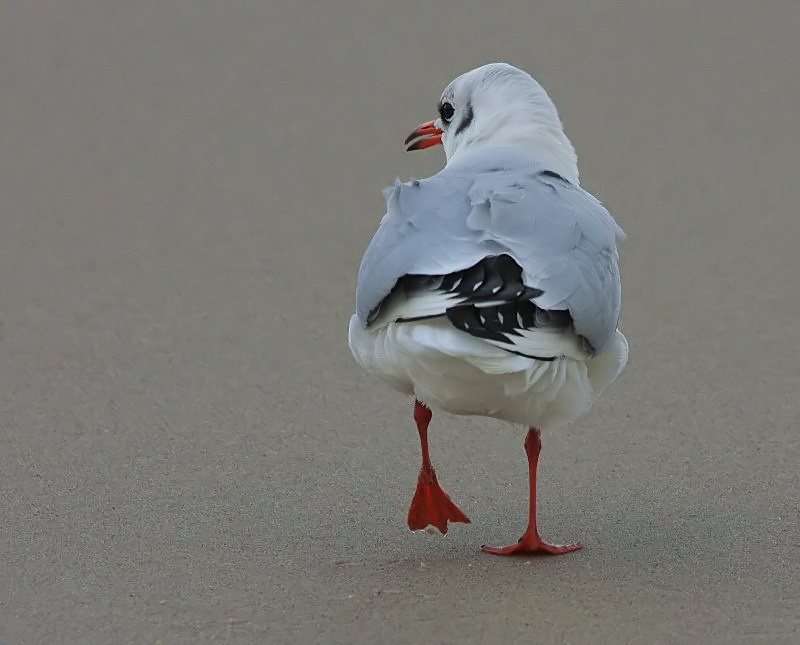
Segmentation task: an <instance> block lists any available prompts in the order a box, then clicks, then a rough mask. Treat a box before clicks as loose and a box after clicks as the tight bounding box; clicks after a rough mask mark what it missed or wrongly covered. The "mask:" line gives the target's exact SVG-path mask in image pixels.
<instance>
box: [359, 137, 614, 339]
mask: <svg viewBox="0 0 800 645" xmlns="http://www.w3.org/2000/svg"><path fill="white" fill-rule="evenodd" d="M555 168H556V166H555V164H553V163H551V162H550V161H549V159H548V158H547V157H546V156H544V155H534V154H532V153H529V152H527V151H524V150H520V149H515V148H505V147H500V148H492V149H488V150H487V149H483V150H481V149H478V150H476V151H475V152H472V151H470V152H466V151H465V152H464V153H463V154H462V155H459V157H458V158H457V159H455V160H453V161H452V162H451V163H450V164H448V165H447V166H446V167H445V168H444V169H443V170H442V171H441V172H439V173H438V174H436V175H434V176H433V177H431V178H429V179H424V180H420V181H417V180H415V181H411V182H400V181H397V182H396V183H395V185H394V186H393V187H390V188H388V189H387V190H386V191H385V192H384V194H385V196H386V202H387V211H386V214H385V215H384V217H383V219H382V221H381V224H380V227H379V228H378V231H377V232H376V234H375V236H374V237H373V239H372V241H371V243H370V244H369V247H368V248H367V251H366V253H365V255H364V257H363V259H362V262H361V266H360V269H359V274H358V286H357V291H356V313H357V315H358V318H359V320H360V321H361V323H362V324H363V325H367V324H368V322H370V321H371V319H370V315H371V314H373V312H375V310H376V309H377V308H378V307H379V305H380V304H381V302H382V301H383V300H384V299H385V298H386V297H387V296H388V295H389V294H390V292H391V291H392V289H393V288H394V287H395V285H396V284H397V282H398V280H400V279H401V278H403V276H406V275H417V274H421V275H425V276H442V275H446V274H450V273H453V272H455V271H462V270H464V269H467V268H469V267H471V266H473V265H475V264H476V263H478V262H480V261H481V260H482V259H483V258H485V257H487V256H498V255H501V254H507V255H508V256H510V257H511V258H513V259H514V260H515V261H516V262H517V264H519V266H520V267H521V268H522V279H523V282H524V285H525V286H526V287H529V288H531V289H537V290H541V292H542V293H541V294H539V295H537V296H535V297H533V298H531V301H532V302H533V303H535V305H536V306H537V307H538V308H540V309H542V310H553V312H554V314H555V312H557V311H558V312H564V311H566V312H569V315H570V317H571V318H572V321H573V324H574V328H575V331H576V333H577V334H578V335H579V336H581V337H582V338H583V339H585V341H586V343H588V346H589V350H590V352H591V353H596V352H600V351H602V349H603V348H604V347H605V346H606V344H607V343H608V341H609V339H610V338H611V336H612V335H613V334H614V331H615V330H616V327H617V322H618V318H619V311H620V299H621V296H620V293H621V290H620V281H619V269H618V264H617V262H618V260H617V251H616V242H615V240H616V237H622V236H623V233H622V230H621V229H620V228H619V226H617V224H616V223H615V222H614V220H613V218H612V217H611V215H610V214H609V213H608V211H607V210H606V209H605V208H604V207H603V205H602V204H601V203H600V202H599V201H597V200H596V199H595V198H594V197H592V196H591V195H590V194H589V193H587V192H586V191H584V190H583V189H581V188H580V187H579V186H576V185H574V184H572V183H570V182H569V181H567V180H566V179H563V178H561V177H560V176H559V173H558V171H557V170H556V169H555ZM443 313H444V311H442V314H443ZM555 318H559V316H558V315H555Z"/></svg>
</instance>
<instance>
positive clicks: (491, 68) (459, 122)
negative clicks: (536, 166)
mask: <svg viewBox="0 0 800 645" xmlns="http://www.w3.org/2000/svg"><path fill="white" fill-rule="evenodd" d="M423 135H427V136H424V138H422V139H419V140H418V141H416V142H415V143H413V144H412V145H411V146H409V148H408V149H409V150H420V149H422V148H428V147H430V146H432V145H435V144H437V143H441V144H442V145H443V146H444V153H445V156H446V157H447V161H448V163H449V162H450V161H451V160H452V159H454V158H455V157H457V156H458V155H459V154H460V153H462V152H464V151H465V150H474V149H476V148H477V147H479V146H515V147H521V148H524V149H526V150H529V151H531V152H534V153H539V154H543V155H545V156H547V157H549V158H551V159H552V161H554V162H555V163H557V164H558V171H559V172H560V173H562V174H564V176H565V178H566V179H568V180H570V181H572V182H573V183H575V184H577V183H578V159H577V156H576V155H575V149H574V148H573V147H572V144H571V143H570V141H569V139H568V138H567V135H566V134H564V129H563V127H562V125H561V120H560V119H559V118H558V111H557V110H556V106H555V105H554V104H553V102H552V101H551V100H550V97H549V96H548V95H547V92H545V91H544V88H543V87H542V86H541V85H539V83H537V82H536V81H535V80H534V79H533V77H532V76H531V75H530V74H528V73H527V72H524V71H522V70H521V69H517V68H516V67H513V66H511V65H508V64H506V63H491V64H489V65H484V66H483V67H478V68H476V69H473V70H472V71H469V72H466V73H465V74H462V75H461V76H459V77H458V78H456V79H455V80H454V81H452V82H451V83H450V84H449V85H448V86H447V87H446V88H445V90H444V92H442V98H441V99H440V100H439V117H438V118H437V119H435V120H433V121H429V122H427V123H423V124H422V125H421V126H419V127H418V128H417V129H416V130H415V131H414V132H412V134H411V135H410V136H409V138H408V139H407V142H408V141H410V140H412V139H413V138H415V137H419V136H423Z"/></svg>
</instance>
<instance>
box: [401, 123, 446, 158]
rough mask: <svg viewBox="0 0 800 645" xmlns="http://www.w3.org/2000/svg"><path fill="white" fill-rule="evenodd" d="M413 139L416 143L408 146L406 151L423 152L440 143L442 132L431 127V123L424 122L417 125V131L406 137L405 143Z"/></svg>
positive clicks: (433, 126)
mask: <svg viewBox="0 0 800 645" xmlns="http://www.w3.org/2000/svg"><path fill="white" fill-rule="evenodd" d="M414 139H416V141H414V143H412V144H411V145H410V146H408V148H406V151H408V152H411V151H412V150H424V149H425V148H430V147H431V146H436V145H439V144H440V143H441V142H442V130H440V129H439V128H437V127H436V126H435V125H433V121H426V122H425V123H421V124H420V125H418V126H417V129H416V130H414V132H412V133H411V134H409V135H408V136H407V137H406V140H405V143H408V142H409V141H413V140H414Z"/></svg>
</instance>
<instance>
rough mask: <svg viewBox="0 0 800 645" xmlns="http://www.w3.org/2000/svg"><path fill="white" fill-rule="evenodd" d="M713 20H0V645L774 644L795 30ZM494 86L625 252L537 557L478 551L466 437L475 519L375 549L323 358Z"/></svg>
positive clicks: (493, 468) (163, 9)
mask: <svg viewBox="0 0 800 645" xmlns="http://www.w3.org/2000/svg"><path fill="white" fill-rule="evenodd" d="M319 4H321V3H319ZM713 4H714V3H706V4H705V5H703V7H700V6H699V5H698V4H697V3H694V2H688V1H681V2H674V3H669V5H668V6H667V5H662V6H660V7H653V8H649V7H647V8H645V7H643V6H642V5H641V3H636V2H624V1H621V0H620V1H612V0H608V1H605V2H597V3H592V4H591V8H586V5H585V4H583V5H582V8H578V7H577V6H572V5H569V4H565V3H560V2H543V3H536V5H537V7H536V8H533V5H531V4H530V3H525V2H515V3H512V2H509V3H502V4H501V5H497V4H491V5H489V4H487V5H485V6H483V7H482V8H477V7H473V8H467V7H462V8H460V9H458V10H455V9H453V8H448V5H447V4H446V3H439V7H440V8H439V10H438V11H436V9H435V6H436V5H430V4H429V3H422V2H411V3H392V4H389V3H387V4H385V5H380V6H379V5H377V4H375V3H368V2H361V3H347V4H335V5H334V3H329V4H328V5H326V6H324V7H323V8H319V7H317V6H315V4H314V3H308V7H310V8H307V9H304V8H302V5H303V3H294V4H291V5H289V4H285V3H284V4H281V3H262V2H208V3H191V2H171V3H118V4H111V3H92V2H76V1H69V2H61V3H49V2H40V1H31V2H25V3H22V2H16V3H7V6H6V7H4V8H3V9H1V10H0V61H2V63H0V88H2V89H0V133H1V134H0V139H1V140H2V142H3V146H2V152H0V163H2V171H1V172H0V198H1V199H2V214H1V215H0V359H1V360H0V433H1V434H0V436H1V437H2V444H3V450H2V451H0V581H2V582H1V583H0V641H2V642H3V643H5V644H6V645H12V644H18V643H84V644H86V643H122V642H137V643H164V644H169V643H205V642H233V643H239V642H241V643H250V642H264V643H294V642H297V643H417V642H420V643H421V642H426V643H455V642H459V643H470V642H475V643H480V642H487V643H488V642H494V643H500V642H537V643H566V642H569V643H643V644H650V643H698V642H703V643H779V642H785V643H794V642H797V640H798V639H800V635H799V634H798V629H799V628H798V624H799V623H800V510H799V509H798V504H799V502H798V499H799V498H800V495H799V494H798V493H799V492H800V468H798V463H800V432H798V416H800V367H798V366H799V365H800V323H798V320H800V316H799V314H800V291H798V287H797V286H796V281H797V277H798V275H799V274H800V260H799V259H798V258H799V257H800V256H799V255H798V252H797V245H798V241H799V240H800V215H798V213H800V197H798V195H799V194H800V193H798V190H797V156H798V150H800V129H798V127H797V106H798V105H799V104H800V84H798V83H797V82H796V72H797V66H796V60H797V55H796V54H797V33H798V32H799V31H800V6H798V5H796V4H792V3H788V2H787V3H766V4H761V3H749V4H747V3H740V5H739V6H740V8H738V9H735V10H734V9H733V7H732V5H731V6H730V8H729V9H728V10H726V11H722V10H714V9H712V8H710V6H711V5H713ZM272 5H274V6H272ZM539 5H541V6H539ZM719 6H722V5H721V4H720V5H719ZM726 6H727V5H726ZM498 59H503V60H507V61H509V62H512V63H514V64H516V65H518V66H520V67H523V68H525V69H527V70H528V71H530V72H531V73H533V74H534V75H535V76H536V77H537V78H538V79H539V80H540V81H541V83H542V84H543V85H544V86H545V87H546V88H547V90H548V91H549V92H550V94H551V96H552V97H553V99H554V100H555V102H556V104H557V105H558V106H559V109H560V112H561V116H562V118H563V121H564V123H565V126H566V130H567V133H568V135H569V136H570V138H571V139H572V141H573V143H574V144H575V147H576V148H577V151H578V155H579V158H580V162H581V171H582V182H583V185H584V186H585V187H586V188H587V189H589V190H590V191H592V192H593V193H594V194H596V195H597V196H598V197H599V198H600V199H602V200H603V202H604V203H605V204H606V205H607V206H608V207H609V209H610V210H611V211H612V212H613V213H614V214H615V216H616V218H617V220H618V221H619V222H620V224H621V225H622V226H623V227H624V228H625V230H626V232H627V234H628V240H627V241H626V242H625V243H624V244H622V246H621V255H622V272H623V287H624V311H623V317H622V323H621V324H622V328H623V330H624V332H625V334H626V335H627V337H628V339H629V342H630V344H631V358H630V362H629V365H628V367H627V368H626V370H625V371H624V372H623V374H622V376H621V377H620V379H619V381H618V382H617V383H616V384H615V385H614V386H613V387H612V388H611V389H610V390H609V391H608V393H607V395H606V396H605V397H604V398H603V399H602V401H600V402H599V403H598V405H597V406H596V407H595V409H594V410H593V412H592V414H590V415H589V416H588V417H586V418H585V419H583V420H582V421H580V422H579V423H576V424H574V425H573V426H571V427H569V428H567V429H565V430H562V431H559V432H557V433H549V434H546V435H545V436H544V438H543V441H544V448H543V453H542V460H541V468H540V473H541V484H540V495H541V505H540V525H541V529H542V532H543V535H544V536H545V537H546V538H548V539H550V540H553V541H572V540H580V541H582V542H583V544H584V548H583V550H581V551H580V552H578V553H575V554H571V555H567V556H562V557H558V558H533V559H531V558H519V559H503V558H496V557H492V556H488V555H485V554H483V553H481V552H480V550H479V546H480V545H481V544H483V543H498V542H499V543H503V542H507V541H513V540H514V539H516V538H517V537H518V536H519V534H520V532H521V531H522V528H523V526H524V522H525V512H526V505H527V488H526V476H525V473H526V464H525V458H524V452H523V449H522V441H523V437H524V432H523V430H522V429H519V428H512V427H510V426H505V425H502V424H500V423H495V422H491V421H486V420H481V419H462V418H457V417H453V416H448V415H445V414H437V415H435V416H434V420H433V424H432V426H431V450H432V454H433V458H434V462H435V464H436V466H437V471H438V474H439V477H440V480H441V481H442V483H443V485H444V486H445V487H446V488H447V490H448V491H449V492H450V494H451V495H452V496H453V498H454V500H455V501H456V502H457V503H458V504H459V505H460V506H461V508H463V509H464V511H465V512H466V513H467V514H468V515H469V516H470V517H471V519H472V524H469V525H456V526H454V527H453V528H452V530H451V531H450V534H449V535H448V536H447V537H446V538H444V539H442V538H441V537H440V536H438V535H427V534H422V535H415V534H411V533H410V532H409V531H408V530H407V529H406V527H405V514H406V510H407V505H408V503H409V501H410V498H411V494H412V492H413V489H414V484H415V482H416V475H417V468H418V459H419V456H418V442H417V437H416V432H415V429H414V425H413V422H412V417H411V413H412V406H411V402H410V401H407V400H404V399H403V397H402V396H400V395H398V394H395V393H392V392H389V391H386V390H383V389H381V388H379V387H378V386H377V385H376V384H374V383H373V382H371V379H370V378H369V377H368V376H366V375H365V374H364V373H362V372H361V371H360V370H359V368H358V367H357V366H356V364H355V362H354V361H353V360H352V359H351V357H350V355H349V352H348V349H347V344H346V330H347V321H348V318H349V316H350V312H351V310H352V306H353V293H354V286H355V271H356V268H357V265H358V261H359V259H360V256H361V254H362V252H363V250H364V247H365V246H366V244H367V242H368V240H369V238H370V237H371V235H372V233H373V231H374V229H375V227H376V225H377V222H378V220H379V218H380V216H381V215H382V213H383V199H382V196H381V193H380V191H381V189H382V188H383V187H384V186H385V185H387V184H389V183H391V182H392V180H393V179H394V178H395V176H398V175H399V176H400V177H403V178H408V177H410V176H426V175H429V174H432V173H433V172H435V171H436V170H437V169H438V168H439V167H440V166H441V164H442V154H441V151H435V150H432V151H427V152H424V153H417V154H407V153H405V152H403V146H402V141H403V138H404V137H405V136H406V134H408V132H409V131H410V130H411V129H412V128H413V127H414V126H415V125H416V124H417V123H419V122H420V121H423V120H426V119H429V118H433V116H435V114H434V109H435V104H436V101H437V99H438V96H439V93H440V92H441V90H442V88H443V87H444V86H445V85H446V84H447V83H448V82H449V81H450V80H451V79H452V78H453V77H454V76H456V75H457V74H459V73H461V72H463V71H465V70H467V69H470V68H472V67H474V66H476V65H479V64H482V63H485V62H488V61H492V60H498Z"/></svg>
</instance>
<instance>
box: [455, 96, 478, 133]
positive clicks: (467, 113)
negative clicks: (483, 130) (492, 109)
mask: <svg viewBox="0 0 800 645" xmlns="http://www.w3.org/2000/svg"><path fill="white" fill-rule="evenodd" d="M474 117H475V114H474V112H473V111H472V103H467V107H466V109H465V110H464V118H463V119H461V123H459V124H458V128H456V134H460V133H461V132H463V131H464V130H466V129H467V128H468V127H469V124H470V123H472V119H473V118H474Z"/></svg>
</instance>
